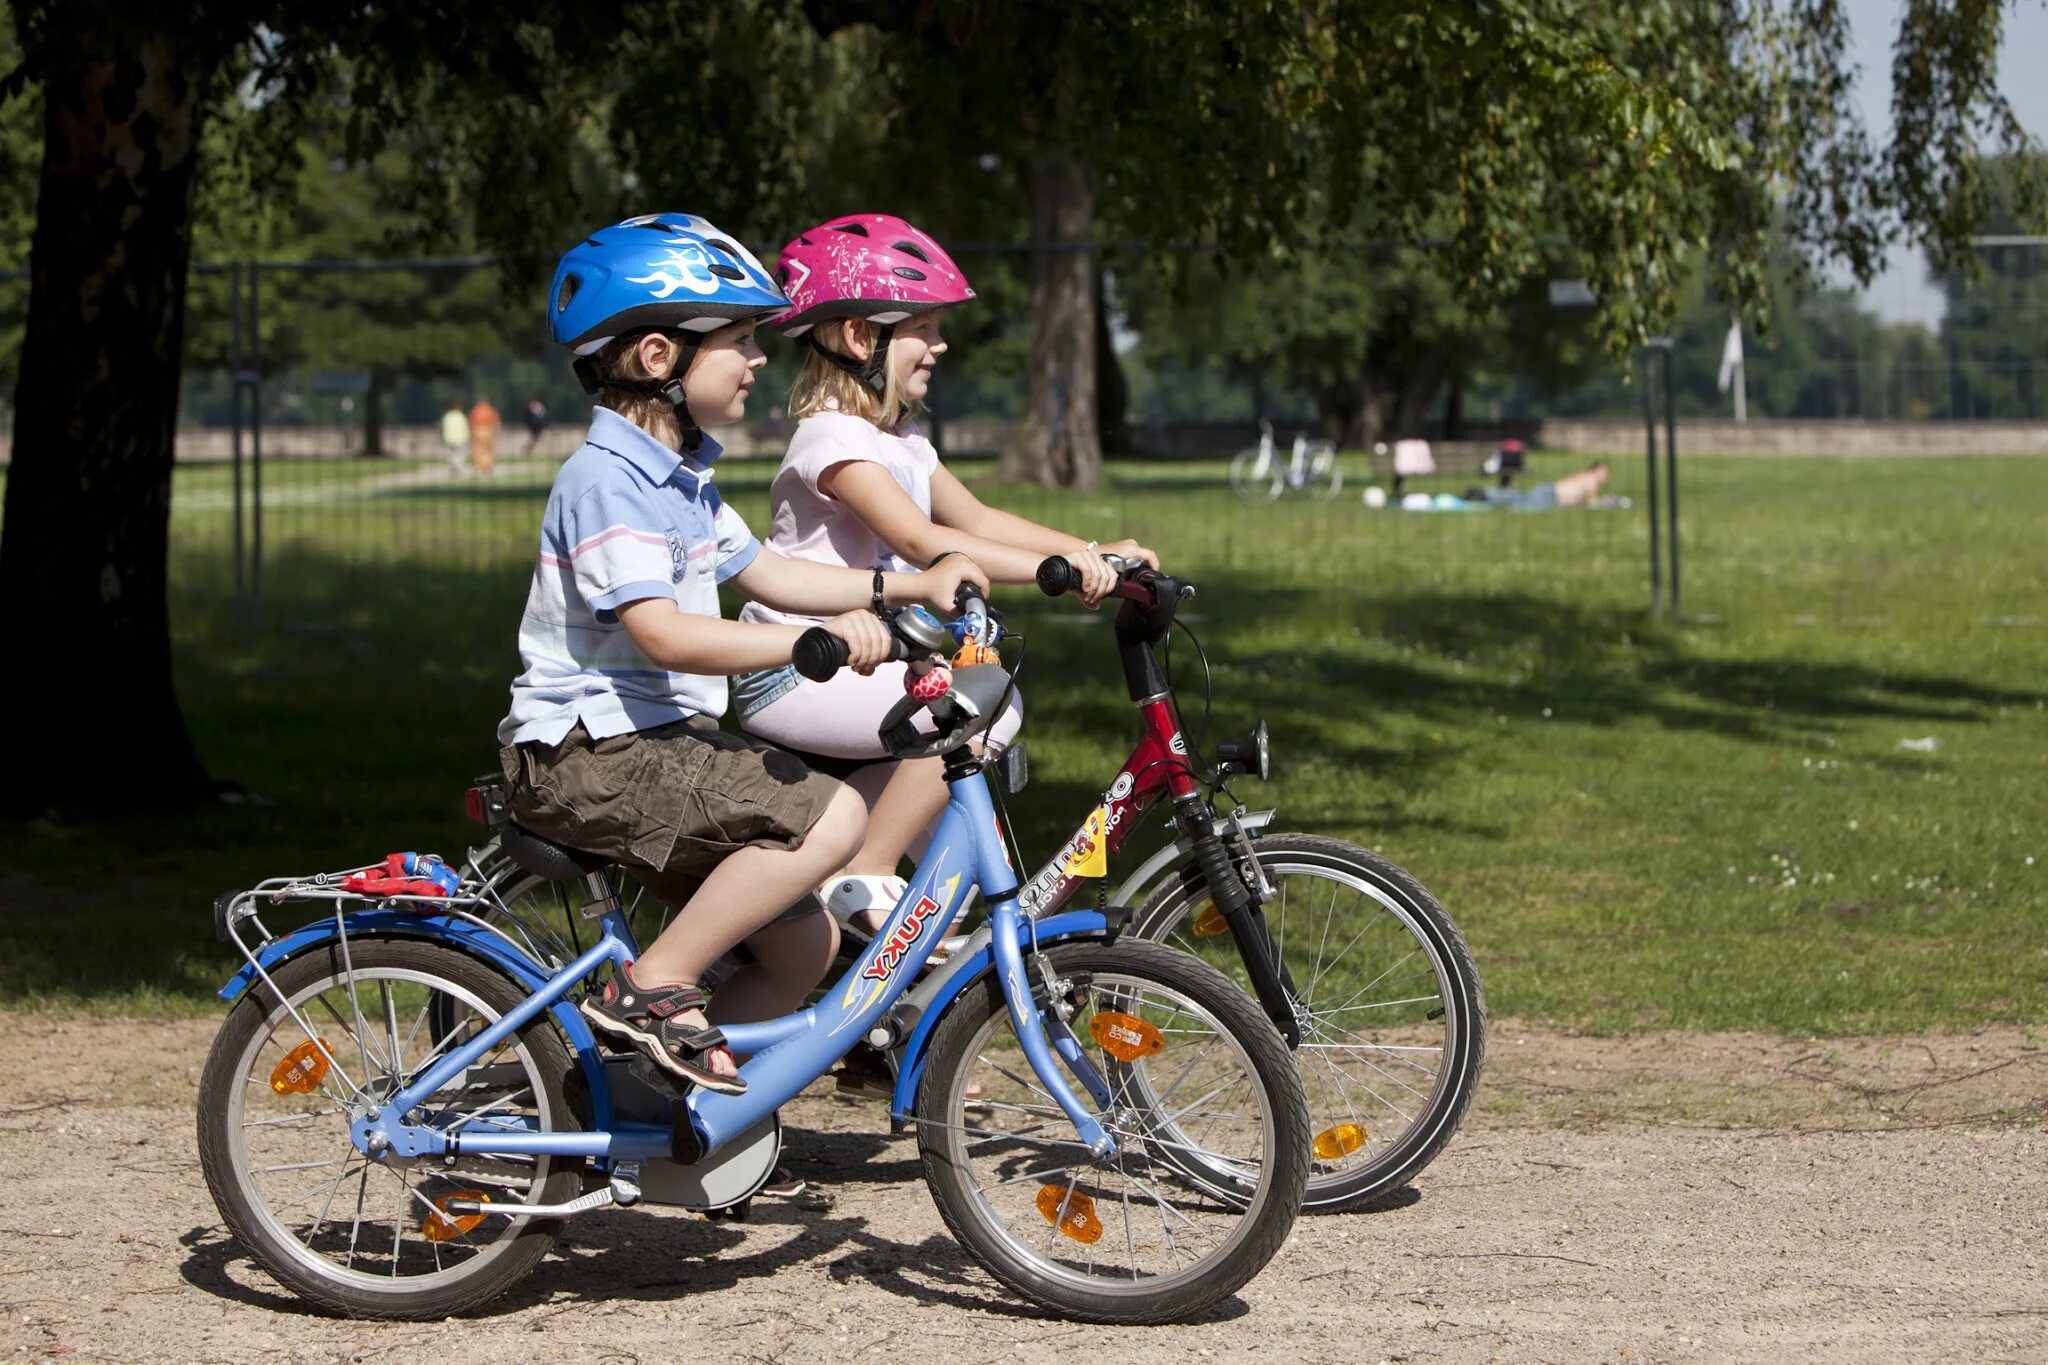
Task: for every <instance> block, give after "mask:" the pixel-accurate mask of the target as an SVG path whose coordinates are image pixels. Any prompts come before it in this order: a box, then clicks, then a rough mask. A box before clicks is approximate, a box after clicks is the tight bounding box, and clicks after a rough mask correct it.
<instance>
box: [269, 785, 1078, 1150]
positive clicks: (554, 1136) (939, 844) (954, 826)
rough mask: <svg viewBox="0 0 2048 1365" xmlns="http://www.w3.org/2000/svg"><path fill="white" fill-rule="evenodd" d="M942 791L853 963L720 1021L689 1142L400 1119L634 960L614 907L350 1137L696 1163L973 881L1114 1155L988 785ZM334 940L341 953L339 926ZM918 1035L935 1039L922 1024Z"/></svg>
mask: <svg viewBox="0 0 2048 1365" xmlns="http://www.w3.org/2000/svg"><path fill="white" fill-rule="evenodd" d="M947 786H948V790H949V798H948V801H947V806H946V811H945V814H944V815H943V816H941V818H940V821H939V825H938V829H937V831H936V833H935V834H934V836H933V839H932V842H931V848H930V850H929V851H928V852H927V853H926V856H925V858H924V860H923V862H922V863H921V864H920V865H919V867H918V869H917V873H916V875H915V876H913V877H912V878H911V880H910V884H909V886H908V887H907V888H906V890H905V891H904V894H903V896H902V898H901V899H900V900H899V901H898V902H897V904H896V907H895V909H894V910H893V911H892V912H891V914H890V917H889V920H888V922H887V923H886V924H885V925H884V926H883V928H882V930H881V932H880V933H878V934H877V935H876V936H875V939H874V941H873V942H872V943H871V944H870V945H869V947H868V949H867V951H866V952H864V953H863V954H862V955H861V957H860V959H859V960H858V961H857V962H855V963H854V965H853V966H852V967H850V968H849V969H848V970H847V972H846V973H845V974H844V975H843V976H842V977H840V979H839V980H838V981H836V982H835V983H834V984H833V985H832V986H831V987H830V988H829V989H828V990H827V991H826V993H825V995H824V996H823V998H822V999H820V1000H819V1001H818V1003H817V1004H815V1005H812V1006H810V1007H809V1008H807V1009H804V1010H800V1011H798V1012H796V1013H794V1014H790V1015H785V1016H783V1017H781V1018H779V1019H771V1020H767V1021H765V1022H762V1023H756V1024H730V1025H725V1026H724V1031H725V1034H726V1036H727V1038H728V1039H729V1040H730V1042H731V1045H732V1047H733V1050H734V1051H735V1052H737V1053H741V1054H751V1055H750V1056H749V1057H748V1060H747V1062H746V1064H745V1065H744V1066H742V1067H741V1068H740V1074H741V1075H742V1076H744V1077H745V1078H746V1080H747V1091H746V1093H745V1094H741V1095H721V1094H716V1093H713V1092H710V1091H705V1090H701V1089H698V1090H692V1091H690V1092H689V1094H688V1095H687V1097H686V1098H685V1099H684V1101H683V1108H684V1109H685V1110H686V1112H687V1116H688V1123H689V1127H690V1130H691V1131H690V1134H689V1140H688V1142H687V1143H686V1142H685V1140H684V1135H683V1134H682V1133H681V1132H680V1131H678V1130H677V1129H671V1128H662V1127H658V1126H655V1125H651V1124H633V1123H618V1124H613V1125H610V1126H609V1127H604V1128H600V1129H598V1130H596V1131H590V1132H557V1133H540V1132H534V1131H531V1129H530V1127H528V1126H527V1125H525V1124H524V1123H523V1122H522V1121H519V1120H513V1119H507V1120H506V1121H504V1122H503V1123H502V1124H498V1125H493V1124H491V1123H490V1122H488V1121H483V1122H474V1123H471V1124H470V1125H468V1126H466V1127H464V1128H462V1129H461V1130H459V1131H456V1132H452V1133H451V1132H448V1131H445V1130H443V1129H441V1128H437V1127H435V1126H433V1125H432V1124H429V1123H406V1122H403V1121H402V1119H403V1116H405V1115H408V1114H411V1113H412V1112H413V1111H414V1110H415V1109H416V1108H418V1107H419V1106H420V1105H422V1104H423V1103H425V1102H426V1101H427V1100H428V1099H429V1098H430V1097H431V1096H432V1095H433V1094H434V1093H435V1092H436V1091H437V1090H439V1089H440V1088H441V1087H442V1086H443V1085H445V1084H447V1083H448V1082H449V1081H450V1080H452V1079H454V1078H455V1077H457V1076H459V1075H461V1074H462V1073H463V1072H464V1071H465V1070H467V1069H468V1068H469V1067H470V1066H472V1065H474V1064H475V1063H476V1062H477V1061H478V1060H479V1059H480V1058H482V1057H484V1056H486V1055H487V1054H489V1053H490V1052H491V1051H492V1050H494V1049H496V1048H497V1047H499V1046H501V1045H502V1044H504V1043H505V1042H507V1041H508V1040H510V1039H511V1038H512V1037H513V1036H514V1035H515V1034H516V1033H517V1032H518V1030H519V1029H521V1028H522V1027H524V1026H525V1025H526V1024H527V1023H528V1022H530V1021H531V1020H533V1019H534V1018H536V1017H538V1016H539V1015H540V1014H541V1013H543V1012H544V1011H549V1010H555V1011H557V1013H558V1014H559V1008H560V1004H561V1002H562V1001H563V1000H564V999H565V998H566V997H567V996H568V995H569V993H570V992H572V991H574V990H577V989H578V988H579V987H580V986H581V984H582V983H583V982H584V980H585V979H586V978H587V977H588V976H589V975H590V974H591V973H593V972H595V971H597V970H598V969H599V968H601V967H603V966H604V965H605V964H606V963H611V964H612V965H613V967H614V968H615V969H618V968H620V967H623V965H624V964H625V963H627V962H630V961H632V960H633V959H634V958H635V957H636V956H637V955H638V953H639V947H638V944H637V943H636V942H635V941H634V937H633V932H632V928H631V926H630V925H629V924H628V922H627V919H626V915H625V913H624V910H623V909H622V908H621V907H620V906H619V905H618V904H617V903H616V902H613V903H611V904H609V905H607V906H606V907H605V909H604V911H603V913H602V914H601V916H600V925H601V932H600V935H599V938H598V941H597V943H596V944H595V945H593V946H592V947H591V948H590V949H589V950H588V951H587V952H585V953H583V954H582V955H581V956H579V957H578V958H577V959H576V960H575V961H573V962H571V963H569V964H568V965H567V966H565V967H563V968H561V969H560V970H559V971H557V972H555V973H554V974H553V975H552V976H550V977H548V978H547V979H546V981H545V983H544V984H542V985H540V986H539V987H538V988H537V989H535V990H534V991H533V992H532V993H531V994H529V995H528V996H527V997H526V999H524V1000H522V1001H521V1002H520V1003H519V1005H518V1006H517V1007H515V1008H513V1009H511V1010H508V1011H507V1012H506V1013H505V1014H504V1015H502V1016H501V1017H500V1018H498V1019H497V1020H496V1021H494V1022H493V1023H492V1024H490V1025H489V1026H488V1027H486V1028H485V1029H483V1030H482V1031H481V1032H479V1033H478V1034H477V1035H476V1036H475V1037H474V1038H472V1039H470V1040H469V1041H468V1042H466V1043H464V1044H462V1045H461V1046H460V1047H457V1048H454V1049H452V1050H450V1051H449V1052H448V1053H447V1054H446V1055H444V1056H442V1057H441V1058H440V1059H439V1060H438V1061H436V1062H435V1063H434V1064H433V1065H432V1066H431V1067H429V1068H428V1069H427V1070H425V1071H424V1072H422V1073H420V1074H419V1075H418V1076H416V1077H414V1078H413V1080H412V1081H411V1082H410V1083H409V1084H408V1085H406V1086H405V1087H403V1088H402V1089H400V1090H398V1091H396V1092H394V1093H392V1094H390V1095H388V1096H385V1097H383V1098H381V1099H373V1101H372V1102H371V1103H370V1104H368V1105H366V1106H365V1107H364V1108H363V1109H362V1111H361V1112H360V1113H358V1115H357V1116H356V1118H355V1119H354V1121H353V1122H352V1124H351V1126H350V1137H351V1139H352V1141H353V1142H354V1143H355V1145H356V1147H357V1148H358V1149H359V1150H361V1151H363V1152H365V1153H367V1154H369V1155H370V1156H372V1157H373V1158H382V1157H384V1156H386V1155H389V1156H396V1157H401V1158H420V1157H438V1156H455V1155H459V1154H465V1153H466V1154H470V1155H479V1156H515V1155H547V1156H564V1157H586V1158H592V1159H596V1160H598V1161H600V1162H607V1163H608V1162H616V1161H629V1160H640V1159H647V1158H654V1157H667V1156H675V1157H677V1158H678V1159H683V1160H689V1161H694V1160H700V1159H702V1158H703V1157H704V1156H707V1155H709V1154H710V1153H712V1152H715V1151H717V1150H718V1149H719V1148H720V1147H722V1146H723V1145H725V1144H726V1143H727V1142H729V1141H731V1140H732V1139H734V1138H736V1137H738V1136H740V1135H741V1134H743V1133H746V1132H747V1131H748V1130H750V1129H752V1128H753V1127H754V1126H755V1125H757V1124H759V1123H760V1122H762V1121H763V1120H765V1119H766V1118H768V1117H769V1116H770V1115H772V1114H773V1113H774V1112H775V1111H776V1110H777V1109H779V1108H780V1107H781V1106H782V1105H783V1104H785V1103H787V1102H788V1101H789V1100H790V1099H792V1098H794V1097H795V1096H796V1095H797V1093H798V1092H800V1091H801V1090H803V1089H804V1087H805V1086H807V1085H809V1084H810V1083H811V1082H812V1081H814V1080H816V1079H817V1078H818V1077H820V1076H822V1075H824V1074H825V1073H826V1072H827V1071H828V1070H830V1068H831V1067H832V1065H833V1064H834V1063H835V1062H837V1061H838V1060H839V1059H840V1058H841V1057H842V1056H844V1055H845V1054H846V1052H847V1051H848V1050H849V1049H851V1048H852V1047H853V1046H854V1044H856V1043H858V1042H859V1041H861V1040H862V1038H863V1037H864V1036H865V1035H866V1034H867V1032H868V1031H869V1030H870V1029H872V1028H873V1027H875V1026H876V1024H877V1023H878V1022H879V1021H880V1020H881V1018H882V1016H883V1015H884V1014H885V1013H886V1012H887V1011H888V1010H889V1009H890V1008H891V1007H892V1006H893V1005H894V1004H895V1003H896V1002H897V1001H898V1000H899V999H900V998H901V997H902V996H903V994H904V993H905V991H906V990H908V989H909V987H910V985H911V983H912V981H913V980H914V979H915V978H916V976H917V974H918V972H919V970H920V969H921V968H922V967H923V966H924V964H925V963H926V961H927V960H928V959H929V958H930V956H931V953H932V950H933V948H934V947H935V946H936V945H937V944H938V941H939V939H940V937H941V936H942V934H943V931H944V926H945V925H947V924H948V923H950V922H951V920H952V917H953V912H954V911H955V910H956V909H957V908H958V906H959V905H960V904H961V902H962V901H963V899H964V898H965V896H966V895H967V894H968V891H969V889H970V888H972V887H974V886H977V885H978V886H980V887H981V888H983V893H984V896H985V898H986V899H987V900H988V901H989V904H990V907H991V925H992V938H993V942H992V949H993V959H992V966H993V969H994V970H995V972H996V973H997V976H998V979H999V981H1000V983H1001V987H1002V991H1003V996H1004V1000H1005V1002H1006V1003H1007V1005H1008V1006H1009V1012H1010V1017H1011V1022H1012V1024H1013V1025H1014V1027H1015V1028H1016V1031H1017V1036H1018V1039H1019V1041H1020V1042H1021V1044H1022V1046H1023V1049H1024V1053H1025V1056H1026V1058H1027V1060H1028V1061H1029V1062H1030V1064H1031V1067H1032V1070H1033V1071H1035V1072H1036V1073H1037V1075H1038V1079H1039V1081H1040V1082H1041V1083H1042V1084H1043V1085H1044V1087H1045V1089H1046V1092H1047V1093H1048V1094H1049V1095H1050V1096H1051V1097H1052V1098H1053V1099H1054V1100H1055V1101H1056V1102H1057V1103H1058V1104H1059V1106H1060V1108H1061V1109H1062V1110H1063V1111H1064V1112H1065V1113H1066V1115H1067V1117H1068V1118H1069V1120H1070V1121H1071V1122H1072V1123H1073V1124H1074V1127H1075V1130H1076V1133H1077V1134H1078V1136H1079V1137H1080V1139H1081V1141H1082V1142H1083V1144H1085V1145H1086V1146H1087V1147H1089V1148H1090V1149H1091V1150H1092V1151H1093V1152H1095V1153H1096V1154H1097V1155H1099V1156H1108V1155H1111V1154H1113V1153H1114V1152H1115V1150H1116V1146H1115V1143H1114V1141H1113V1140H1112V1139H1111V1137H1110V1136H1109V1134H1108V1133H1107V1132H1106V1131H1104V1129H1103V1127H1102V1125H1101V1124H1100V1123H1099V1122H1098V1121H1097V1120H1096V1118H1095V1116H1094V1115H1093V1114H1091V1113H1090V1112H1089V1111H1088V1109H1087V1108H1086V1106H1085V1105H1084V1104H1083V1102H1082V1100H1081V1098H1080V1096H1079V1095H1077V1094H1076V1093H1075V1090H1074V1088H1073V1086H1072V1085H1071V1084H1070V1083H1069V1082H1068V1079H1067V1074H1066V1073H1067V1072H1071V1073H1072V1074H1073V1075H1074V1076H1075V1077H1076V1078H1077V1079H1078V1080H1079V1081H1080V1082H1081V1084H1082V1086H1083V1088H1085V1089H1086V1090H1088V1091H1089V1092H1090V1094H1091V1095H1092V1096H1093V1097H1094V1098H1095V1100H1096V1101H1097V1103H1106V1102H1107V1099H1108V1094H1109V1092H1108V1087H1107V1086H1106V1084H1105V1083H1104V1082H1103V1080H1102V1078H1101V1077H1100V1075H1098V1074H1097V1073H1096V1072H1095V1070H1094V1068H1093V1066H1092V1064H1091V1063H1090V1062H1089V1061H1088V1060H1087V1057H1086V1055H1085V1053H1084V1052H1083V1050H1082V1049H1081V1048H1080V1047H1079V1046H1078V1045H1077V1044H1076V1042H1075V1040H1074V1039H1073V1038H1072V1037H1071V1036H1070V1035H1068V1034H1066V1032H1065V1030H1064V1027H1063V1026H1061V1025H1059V1024H1058V1023H1057V1021H1055V1022H1054V1023H1053V1032H1054V1034H1055V1035H1057V1036H1055V1037H1051V1038H1049V1037H1048V1035H1047V1027H1046V1021H1045V1020H1044V1019H1042V1017H1041V1014H1040V1010H1039V1008H1038V1007H1037V1006H1036V1005H1035V1004H1034V1002H1033V1000H1032V995H1031V979H1030V974H1029V972H1028V970H1027V966H1026V963H1025V956H1024V954H1025V948H1026V945H1027V944H1031V945H1034V946H1035V944H1036V942H1037V940H1038V938H1039V936H1040V935H1039V929H1040V927H1041V926H1038V925H1036V924H1034V923H1033V922H1032V921H1030V920H1029V919H1027V918H1026V916H1025V915H1024V913H1023V911H1022V909H1021V908H1020V905H1019V897H1018V894H1017V892H1018V888H1017V885H1016V874H1015V872H1014V870H1013V869H1012V868H1011V866H1010V862H1009V857H1008V854H1007V853H1006V852H1005V851H1004V841H1003V838H1002V833H1001V829H1000V826H999V825H998V823H997V818H996V812H995V809H994V805H993V803H992V802H991V800H990V798H989V793H988V786H987V780H986V778H985V777H984V776H983V775H982V773H981V772H980V769H979V767H978V765H977V763H976V762H975V761H974V760H973V759H972V758H970V757H968V756H967V755H965V754H956V755H954V756H952V759H950V760H949V764H948V769H947ZM418 923H419V932H422V933H425V934H426V935H428V936H429V937H435V936H439V934H438V932H437V930H436V928H435V924H434V921H432V920H421V921H419V922H418ZM1047 927H1049V926H1047ZM338 932H339V935H340V938H341V941H342V943H343V945H344V948H345V945H346V942H347V935H346V929H345V926H341V927H340V929H339V930H338ZM293 937H294V938H295V939H298V938H300V937H301V936H298V935H295V936H293ZM327 937H328V936H320V937H318V938H313V939H307V940H303V941H302V945H301V950H302V949H303V946H304V943H305V942H325V941H327ZM273 946H274V945H273ZM288 955H289V954H274V953H273V952H272V951H270V950H266V951H265V953H264V954H263V958H264V959H266V960H261V961H259V960H258V959H257V958H255V957H252V958H251V966H252V967H255V968H257V973H256V974H258V975H263V976H265V979H266V980H267V972H266V969H267V968H269V967H271V966H274V965H275V964H276V962H278V961H281V960H283V957H285V956H288ZM246 970H247V969H245V971H246ZM231 984H232V983H231ZM924 1036H927V1037H928V1036H929V1032H928V1030H927V1031H926V1032H925V1035H924ZM1055 1054H1057V1055H1055ZM912 1060H913V1061H917V1060H921V1058H913V1059H912ZM1062 1063H1064V1066H1063V1065H1062ZM597 1109H598V1112H599V1113H601V1114H602V1113H607V1112H609V1104H608V1103H607V1102H604V1101H603V1100H600V1102H599V1103H598V1105H597ZM600 1122H602V1120H600ZM678 1127H680V1125H678ZM686 1148H687V1150H685V1149H686Z"/></svg>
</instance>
